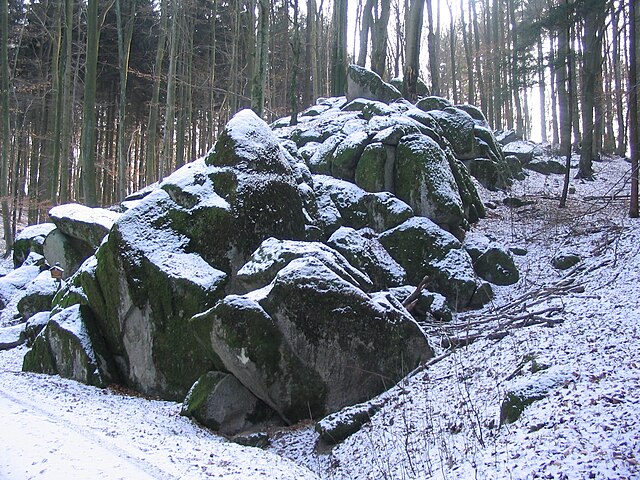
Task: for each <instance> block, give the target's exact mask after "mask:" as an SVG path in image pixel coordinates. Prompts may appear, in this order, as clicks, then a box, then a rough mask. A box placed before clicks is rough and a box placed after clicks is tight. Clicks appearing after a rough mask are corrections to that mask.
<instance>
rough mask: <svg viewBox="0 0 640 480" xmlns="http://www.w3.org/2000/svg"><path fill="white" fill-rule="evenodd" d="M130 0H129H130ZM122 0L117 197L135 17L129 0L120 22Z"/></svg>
mask: <svg viewBox="0 0 640 480" xmlns="http://www.w3.org/2000/svg"><path fill="white" fill-rule="evenodd" d="M130 1H131V0H130ZM121 3H122V0H116V22H117V28H118V60H119V64H120V65H119V72H120V95H119V99H118V198H119V199H120V200H121V199H123V198H124V197H125V195H126V194H127V167H128V164H129V153H128V151H127V144H126V142H127V139H126V133H127V120H126V119H127V77H128V71H129V56H130V53H131V39H132V37H133V20H134V18H135V13H136V10H135V1H131V6H130V7H131V10H130V12H129V15H128V16H127V22H126V26H125V25H123V23H122V5H121Z"/></svg>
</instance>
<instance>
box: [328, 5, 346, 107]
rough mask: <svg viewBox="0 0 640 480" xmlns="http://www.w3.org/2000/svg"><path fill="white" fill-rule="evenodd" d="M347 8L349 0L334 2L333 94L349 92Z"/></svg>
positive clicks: (338, 94)
mask: <svg viewBox="0 0 640 480" xmlns="http://www.w3.org/2000/svg"><path fill="white" fill-rule="evenodd" d="M347 8H348V0H334V2H333V35H334V36H333V41H332V48H331V51H332V55H331V94H332V95H333V96H340V95H344V94H345V92H346V91H347Z"/></svg>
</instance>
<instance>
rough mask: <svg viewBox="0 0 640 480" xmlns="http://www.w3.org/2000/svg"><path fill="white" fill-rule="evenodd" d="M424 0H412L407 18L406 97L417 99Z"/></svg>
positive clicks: (410, 99) (412, 99) (411, 99)
mask: <svg viewBox="0 0 640 480" xmlns="http://www.w3.org/2000/svg"><path fill="white" fill-rule="evenodd" d="M423 11H424V0H411V3H410V5H409V9H408V10H407V16H406V18H405V29H406V33H405V66H404V92H403V93H404V97H405V98H406V99H407V100H409V101H415V99H416V98H417V96H418V74H419V71H420V40H421V39H422V14H423Z"/></svg>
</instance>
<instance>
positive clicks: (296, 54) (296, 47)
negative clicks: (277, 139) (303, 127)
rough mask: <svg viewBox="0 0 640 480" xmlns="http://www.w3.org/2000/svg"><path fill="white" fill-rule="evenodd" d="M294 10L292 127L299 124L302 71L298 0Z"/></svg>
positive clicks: (295, 1) (294, 1) (291, 86)
mask: <svg viewBox="0 0 640 480" xmlns="http://www.w3.org/2000/svg"><path fill="white" fill-rule="evenodd" d="M291 7H292V9H293V32H292V33H293V38H292V40H291V50H292V52H291V53H292V54H293V65H292V66H291V82H290V88H291V93H290V94H289V99H290V101H291V125H295V124H297V123H298V71H299V70H300V49H301V45H300V20H299V18H298V16H299V5H298V0H291Z"/></svg>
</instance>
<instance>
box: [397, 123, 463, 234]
mask: <svg viewBox="0 0 640 480" xmlns="http://www.w3.org/2000/svg"><path fill="white" fill-rule="evenodd" d="M394 185H395V194H396V195H397V196H398V198H400V199H401V200H403V201H405V202H407V203H408V204H409V205H410V206H411V208H413V210H414V212H415V213H416V214H417V215H421V216H424V217H427V218H430V219H431V220H433V221H434V222H436V223H438V224H442V225H449V226H458V225H461V224H462V223H463V222H464V220H465V218H464V212H463V209H462V200H461V199H460V193H459V191H458V185H457V183H456V180H455V177H454V175H453V173H452V172H451V168H450V167H449V161H448V160H447V157H446V155H445V153H444V152H443V150H442V149H441V148H440V146H439V145H438V144H437V143H436V142H435V141H434V140H433V139H431V138H430V137H427V136H426V135H412V136H408V137H405V138H403V139H402V140H401V141H400V143H399V144H398V148H397V150H396V161H395V180H394Z"/></svg>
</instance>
